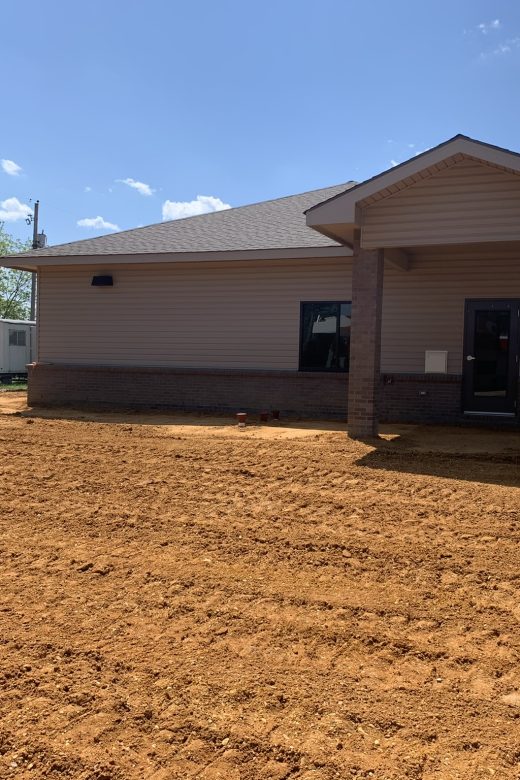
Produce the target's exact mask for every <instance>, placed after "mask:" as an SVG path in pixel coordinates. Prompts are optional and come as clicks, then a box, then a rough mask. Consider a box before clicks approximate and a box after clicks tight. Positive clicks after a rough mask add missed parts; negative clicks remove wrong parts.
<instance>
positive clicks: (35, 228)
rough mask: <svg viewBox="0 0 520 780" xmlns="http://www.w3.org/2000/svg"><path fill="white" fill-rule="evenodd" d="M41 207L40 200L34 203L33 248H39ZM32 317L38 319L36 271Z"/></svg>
mask: <svg viewBox="0 0 520 780" xmlns="http://www.w3.org/2000/svg"><path fill="white" fill-rule="evenodd" d="M39 208H40V201H39V200H37V201H36V202H35V204H34V214H33V217H32V223H33V241H32V248H33V249H38V211H39ZM29 316H30V319H31V320H35V319H36V271H33V272H32V274H31V313H30V315H29Z"/></svg>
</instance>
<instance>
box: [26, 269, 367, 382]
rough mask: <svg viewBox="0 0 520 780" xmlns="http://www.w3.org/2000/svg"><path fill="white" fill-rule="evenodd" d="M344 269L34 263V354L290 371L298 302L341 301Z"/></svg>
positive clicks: (347, 274) (65, 359)
mask: <svg viewBox="0 0 520 780" xmlns="http://www.w3.org/2000/svg"><path fill="white" fill-rule="evenodd" d="M93 273H112V274H113V277H114V286H113V287H92V286H91V277H92V275H93ZM351 273H352V260H351V259H350V258H333V259H328V258H327V259H319V260H301V261H296V260H291V261H286V262H266V261H248V262H234V263H197V264H191V265H190V264H187V263H186V264H183V263H172V264H169V265H147V266H114V267H113V268H111V267H110V264H109V263H107V264H106V265H105V266H103V267H102V268H101V267H99V268H98V269H96V268H94V267H92V266H91V267H85V266H75V267H66V266H59V267H58V266H53V267H50V268H44V269H42V270H41V271H40V290H39V306H40V333H39V360H40V361H42V362H49V363H61V364H66V363H70V364H78V365H85V364H95V365H137V366H178V367H204V368H245V369H288V370H291V369H294V370H296V369H297V368H298V357H299V325H300V301H304V300H311V301H320V300H350V299H351Z"/></svg>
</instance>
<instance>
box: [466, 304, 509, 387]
mask: <svg viewBox="0 0 520 780" xmlns="http://www.w3.org/2000/svg"><path fill="white" fill-rule="evenodd" d="M509 328H510V312H509V311H477V312H476V314H475V366H474V378H473V392H474V394H475V395H478V396H495V397H503V398H505V397H506V395H507V386H508V379H509V376H508V375H509Z"/></svg>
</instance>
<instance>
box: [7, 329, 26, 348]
mask: <svg viewBox="0 0 520 780" xmlns="http://www.w3.org/2000/svg"><path fill="white" fill-rule="evenodd" d="M26 343H27V342H26V333H25V331H24V330H9V346H10V347H25V346H26Z"/></svg>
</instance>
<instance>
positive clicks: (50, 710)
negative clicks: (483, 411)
mask: <svg viewBox="0 0 520 780" xmlns="http://www.w3.org/2000/svg"><path fill="white" fill-rule="evenodd" d="M24 404H25V398H24V396H23V395H22V394H12V393H9V394H5V395H4V396H2V397H1V399H0V407H1V408H2V409H3V414H0V442H1V447H2V459H1V461H0V490H1V493H0V495H1V513H0V563H1V565H0V685H1V696H0V777H1V778H11V777H12V778H17V779H18V778H23V779H24V780H25V778H27V779H28V778H78V779H79V780H125V779H126V778H128V780H137V778H139V779H140V780H141V779H142V778H150V780H170V778H171V779H172V780H173V779H174V778H183V779H184V778H197V779H198V780H217V778H222V779H223V780H257V779H258V780H271V779H273V780H282V779H283V778H291V780H332V778H350V777H358V778H366V777H373V778H378V779H379V780H385V779H386V780H398V779H399V780H400V779H401V778H422V779H423V780H428V779H430V778H450V779H451V778H463V779H464V780H467V779H468V780H469V779H472V778H489V777H495V778H519V777H520V666H519V660H520V554H519V542H520V489H519V488H520V437H519V436H518V434H512V433H510V434H507V433H494V432H483V433H481V432H471V431H453V430H451V431H450V430H445V431H443V430H441V429H419V428H416V427H411V426H408V427H405V426H404V427H403V426H401V428H393V429H388V431H387V432H386V435H385V437H384V438H383V439H381V440H380V441H379V442H378V443H377V444H376V446H374V445H370V444H365V443H361V442H354V441H351V440H349V439H348V438H347V436H346V435H345V432H344V430H343V429H342V426H334V425H329V426H323V425H320V424H317V423H293V424H290V425H284V424H283V423H281V424H280V425H279V426H275V425H274V424H269V425H267V426H263V427H260V426H251V427H248V429H247V430H246V431H245V432H240V431H239V430H238V429H237V428H236V426H235V425H234V424H233V423H232V422H230V421H229V420H226V419H224V418H208V419H206V418H195V417H183V416H176V417H172V416H167V415H148V416H146V415H114V414H112V415H110V414H107V415H101V414H100V415H92V414H91V415H88V414H86V413H75V414H73V413H71V412H65V411H63V412H55V411H50V410H49V411H47V412H45V413H38V415H36V414H35V415H34V416H33V415H32V413H31V412H25V411H23V408H24Z"/></svg>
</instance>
